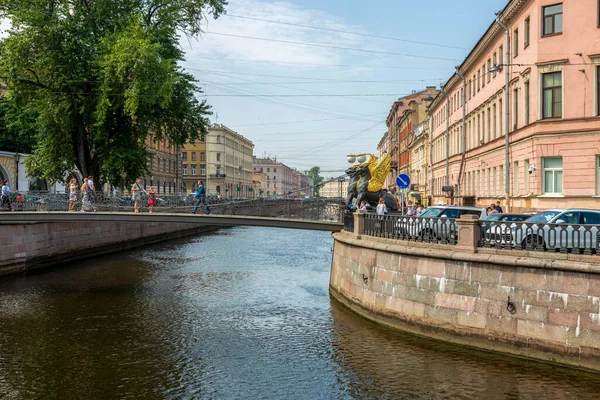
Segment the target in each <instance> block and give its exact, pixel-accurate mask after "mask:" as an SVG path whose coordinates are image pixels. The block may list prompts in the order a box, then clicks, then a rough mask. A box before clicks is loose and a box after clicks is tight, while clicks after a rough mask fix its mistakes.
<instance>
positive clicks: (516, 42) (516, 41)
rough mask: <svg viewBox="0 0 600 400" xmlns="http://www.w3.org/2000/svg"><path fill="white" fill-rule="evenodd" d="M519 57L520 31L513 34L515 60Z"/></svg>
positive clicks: (517, 30) (516, 30)
mask: <svg viewBox="0 0 600 400" xmlns="http://www.w3.org/2000/svg"><path fill="white" fill-rule="evenodd" d="M518 55H519V29H515V32H514V33H513V58H515V57H516V56H518Z"/></svg>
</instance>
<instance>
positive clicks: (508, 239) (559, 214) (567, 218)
mask: <svg viewBox="0 0 600 400" xmlns="http://www.w3.org/2000/svg"><path fill="white" fill-rule="evenodd" d="M501 234H502V238H501V244H503V245H510V246H513V247H514V246H520V247H522V248H526V249H533V250H541V249H543V250H555V251H557V250H558V251H560V250H573V249H581V250H586V249H587V250H592V249H597V248H598V242H599V241H598V237H599V235H600V210H590V209H552V210H546V211H543V212H540V213H538V214H536V215H534V216H532V217H530V218H528V219H526V220H525V221H524V222H523V223H513V224H511V225H510V226H503V228H502V232H501Z"/></svg>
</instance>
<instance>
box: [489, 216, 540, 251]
mask: <svg viewBox="0 0 600 400" xmlns="http://www.w3.org/2000/svg"><path fill="white" fill-rule="evenodd" d="M529 217H531V215H526V214H503V213H495V214H490V215H488V216H487V217H485V218H484V219H483V221H482V222H481V233H482V234H483V238H484V239H485V241H486V242H488V244H490V245H495V244H496V243H501V242H502V233H503V232H504V230H505V227H507V226H512V225H513V224H511V222H523V221H525V220H526V219H527V218H529Z"/></svg>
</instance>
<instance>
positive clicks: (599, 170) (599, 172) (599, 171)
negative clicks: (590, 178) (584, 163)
mask: <svg viewBox="0 0 600 400" xmlns="http://www.w3.org/2000/svg"><path fill="white" fill-rule="evenodd" d="M596 194H600V156H596Z"/></svg>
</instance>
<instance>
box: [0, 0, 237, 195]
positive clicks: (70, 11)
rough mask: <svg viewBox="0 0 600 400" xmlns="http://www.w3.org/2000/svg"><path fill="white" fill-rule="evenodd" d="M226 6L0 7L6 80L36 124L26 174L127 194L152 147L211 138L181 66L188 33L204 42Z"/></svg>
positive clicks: (0, 55) (119, 0)
mask: <svg viewBox="0 0 600 400" xmlns="http://www.w3.org/2000/svg"><path fill="white" fill-rule="evenodd" d="M226 4H227V3H226V1H225V0H35V1H32V0H0V17H3V18H6V19H8V20H10V21H11V23H12V27H11V29H10V31H9V36H8V37H7V38H6V39H4V41H3V42H2V43H1V44H0V79H2V80H3V81H4V82H5V83H6V84H7V86H8V88H9V93H10V96H11V97H12V98H13V99H14V101H15V104H16V105H17V106H18V107H19V109H20V110H22V111H23V112H24V113H25V114H26V115H35V116H36V119H35V128H36V129H35V130H36V138H35V139H36V144H35V146H34V149H33V156H32V157H30V158H29V159H28V165H27V167H28V172H29V174H31V175H34V176H38V177H40V178H47V179H49V180H51V181H57V180H58V181H60V180H63V179H64V178H65V177H66V176H67V175H68V174H69V173H70V172H71V169H72V166H73V165H75V166H76V168H77V169H78V170H79V171H80V172H81V174H83V175H84V176H88V175H92V176H94V177H95V178H96V180H97V181H104V180H109V181H110V182H111V183H112V184H114V185H115V186H124V185H126V184H128V183H130V182H132V181H133V180H134V179H135V178H136V177H138V176H140V175H143V174H144V173H145V172H146V165H147V159H148V152H147V150H146V146H145V140H146V139H147V137H148V135H151V137H152V138H153V140H156V141H159V140H162V139H163V138H167V139H168V140H169V141H170V142H171V143H172V144H173V145H176V146H177V145H182V144H184V143H185V142H186V141H187V140H194V139H196V138H198V137H201V136H204V135H206V133H207V127H208V119H207V116H208V115H209V114H210V107H209V106H208V105H207V104H206V102H205V101H202V102H198V101H197V100H195V97H194V94H195V93H198V92H200V88H199V87H198V86H197V85H196V81H195V79H194V78H193V77H192V76H191V75H190V74H188V73H186V72H185V71H183V69H182V68H181V67H180V66H179V62H180V61H182V60H183V59H184V54H183V51H182V49H181V48H180V46H179V37H180V35H181V34H183V35H187V36H188V37H197V36H198V35H199V34H200V33H201V24H202V21H203V20H204V17H205V13H210V14H212V15H213V16H214V17H218V16H219V15H220V14H222V13H223V12H224V7H225V5H226Z"/></svg>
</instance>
